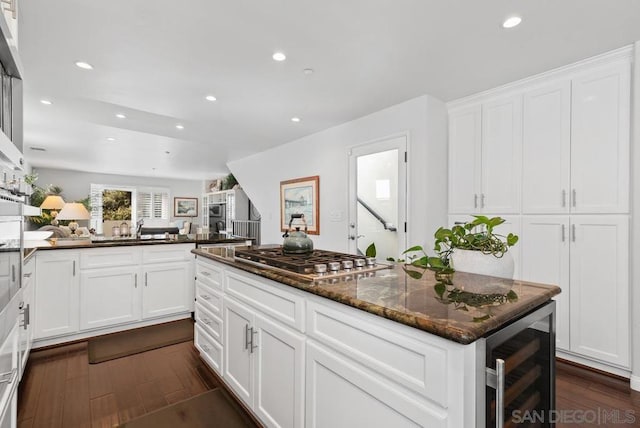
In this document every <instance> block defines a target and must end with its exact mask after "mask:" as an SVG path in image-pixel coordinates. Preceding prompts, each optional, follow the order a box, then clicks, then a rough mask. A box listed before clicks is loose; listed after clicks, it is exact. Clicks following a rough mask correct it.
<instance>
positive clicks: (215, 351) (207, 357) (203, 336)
mask: <svg viewBox="0 0 640 428" xmlns="http://www.w3.org/2000/svg"><path fill="white" fill-rule="evenodd" d="M194 342H195V345H196V348H198V350H199V351H200V356H201V357H202V359H203V360H204V361H205V363H207V365H208V366H209V367H211V368H212V369H213V370H214V371H215V372H216V373H217V374H218V376H220V377H222V345H220V344H219V343H218V342H216V340H215V339H213V338H212V337H211V336H209V335H208V334H207V333H206V332H205V330H204V329H202V328H200V326H198V325H196V327H195V334H194Z"/></svg>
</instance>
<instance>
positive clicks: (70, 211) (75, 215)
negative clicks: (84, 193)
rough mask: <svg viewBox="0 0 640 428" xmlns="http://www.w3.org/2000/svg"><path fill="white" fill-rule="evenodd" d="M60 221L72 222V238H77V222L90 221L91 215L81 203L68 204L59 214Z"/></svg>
mask: <svg viewBox="0 0 640 428" xmlns="http://www.w3.org/2000/svg"><path fill="white" fill-rule="evenodd" d="M57 218H58V220H71V222H70V223H69V230H71V237H76V230H77V229H78V223H77V222H76V220H89V219H91V214H90V213H89V211H87V209H86V208H85V207H84V205H82V204H81V203H79V202H67V203H66V204H64V207H63V208H62V210H61V211H60V213H58V217H57Z"/></svg>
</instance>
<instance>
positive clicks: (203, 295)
mask: <svg viewBox="0 0 640 428" xmlns="http://www.w3.org/2000/svg"><path fill="white" fill-rule="evenodd" d="M200 297H202V298H203V299H204V300H209V299H211V296H209V295H208V294H201V295H200Z"/></svg>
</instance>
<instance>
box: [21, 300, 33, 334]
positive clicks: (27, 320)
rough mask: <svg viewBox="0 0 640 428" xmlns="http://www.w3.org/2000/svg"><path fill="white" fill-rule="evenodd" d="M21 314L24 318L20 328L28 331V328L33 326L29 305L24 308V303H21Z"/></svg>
mask: <svg viewBox="0 0 640 428" xmlns="http://www.w3.org/2000/svg"><path fill="white" fill-rule="evenodd" d="M20 314H21V315H22V316H23V319H22V323H21V324H20V327H22V328H24V329H25V330H26V329H27V326H28V325H29V324H31V320H30V318H31V316H30V308H29V304H28V303H27V306H24V302H20Z"/></svg>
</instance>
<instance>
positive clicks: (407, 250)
mask: <svg viewBox="0 0 640 428" xmlns="http://www.w3.org/2000/svg"><path fill="white" fill-rule="evenodd" d="M413 251H424V249H423V248H422V246H421V245H414V246H413V247H411V248H407V249H406V250H404V251H403V252H402V254H407V253H411V252H413Z"/></svg>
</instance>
